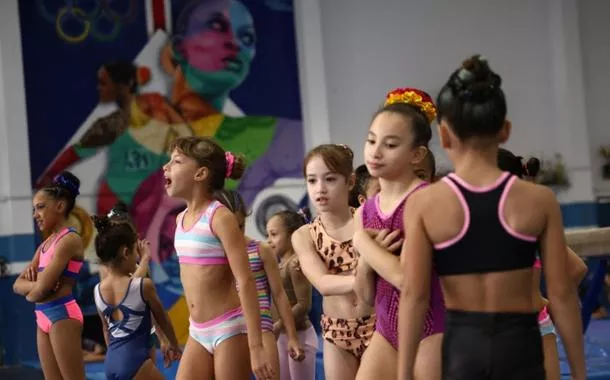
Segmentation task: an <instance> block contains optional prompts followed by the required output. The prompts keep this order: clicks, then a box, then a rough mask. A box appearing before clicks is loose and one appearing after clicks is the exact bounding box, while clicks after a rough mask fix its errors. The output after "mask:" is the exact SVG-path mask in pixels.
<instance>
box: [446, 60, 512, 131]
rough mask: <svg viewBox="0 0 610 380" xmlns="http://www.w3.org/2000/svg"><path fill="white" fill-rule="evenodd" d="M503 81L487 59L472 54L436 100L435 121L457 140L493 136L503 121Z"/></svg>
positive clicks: (504, 114) (504, 100)
mask: <svg viewBox="0 0 610 380" xmlns="http://www.w3.org/2000/svg"><path fill="white" fill-rule="evenodd" d="M501 84H502V78H501V77H500V76H499V75H498V74H496V73H495V72H493V71H492V70H491V69H490V67H489V63H488V62H487V59H486V58H484V57H481V56H480V55H474V56H472V57H470V58H469V59H467V60H465V61H464V62H463V63H462V67H460V68H459V69H457V70H456V71H455V72H453V74H451V76H450V77H449V80H448V81H447V83H446V84H445V85H444V86H443V88H442V89H441V91H440V93H439V94H438V97H437V99H436V105H437V110H438V114H437V118H438V121H439V122H440V121H441V120H445V121H446V122H447V123H448V124H449V126H450V127H451V129H452V131H453V132H454V133H455V134H456V135H457V136H458V138H459V139H460V140H468V139H470V138H472V137H493V136H495V135H496V134H498V132H500V130H501V129H502V126H503V125H504V122H505V120H506V98H505V96H504V92H503V91H502V89H501V88H500V86H501Z"/></svg>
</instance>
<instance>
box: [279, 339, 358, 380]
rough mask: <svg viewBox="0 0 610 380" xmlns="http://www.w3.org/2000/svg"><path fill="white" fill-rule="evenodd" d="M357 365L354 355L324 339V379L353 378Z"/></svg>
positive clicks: (340, 379)
mask: <svg viewBox="0 0 610 380" xmlns="http://www.w3.org/2000/svg"><path fill="white" fill-rule="evenodd" d="M290 360H292V359H290ZM358 365H359V361H358V359H356V357H355V356H354V355H352V354H351V353H349V352H347V351H345V350H343V349H341V348H339V347H337V346H335V345H334V344H332V343H330V342H328V341H324V376H325V378H326V380H354V378H356V373H357V372H358Z"/></svg>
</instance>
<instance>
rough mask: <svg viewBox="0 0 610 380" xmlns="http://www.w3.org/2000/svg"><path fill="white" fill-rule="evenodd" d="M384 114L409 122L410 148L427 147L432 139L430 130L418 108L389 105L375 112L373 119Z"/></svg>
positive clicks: (406, 105) (405, 105) (401, 104)
mask: <svg viewBox="0 0 610 380" xmlns="http://www.w3.org/2000/svg"><path fill="white" fill-rule="evenodd" d="M384 112H393V113H396V114H399V115H401V116H402V117H404V118H405V119H408V120H409V122H410V124H411V128H412V132H413V141H412V142H411V146H412V147H414V148H415V147H418V146H425V147H426V148H427V147H428V143H429V142H430V139H432V129H431V128H430V123H429V122H428V119H427V118H426V115H425V114H424V113H423V112H422V111H421V110H420V109H419V108H417V107H415V106H412V105H410V104H407V103H391V104H387V105H384V106H383V107H381V108H380V109H379V110H377V112H375V115H373V119H375V118H376V117H377V116H379V114H382V113H384Z"/></svg>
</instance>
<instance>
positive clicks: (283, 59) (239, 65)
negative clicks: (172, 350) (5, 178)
mask: <svg viewBox="0 0 610 380" xmlns="http://www.w3.org/2000/svg"><path fill="white" fill-rule="evenodd" d="M19 7H20V18H21V20H20V21H21V31H22V32H21V33H22V45H23V61H24V75H25V86H26V101H27V113H28V132H29V143H30V162H31V169H32V176H33V178H32V181H33V183H34V186H35V187H40V186H42V185H44V184H46V183H48V182H49V181H51V180H52V178H53V177H54V176H55V175H57V174H58V173H59V172H61V171H62V170H70V171H72V172H74V173H75V174H76V175H77V176H78V177H79V178H80V179H81V182H82V188H81V194H83V195H81V197H80V198H81V199H80V200H79V201H78V204H77V207H76V209H75V210H74V212H73V215H72V216H71V221H72V222H73V224H74V225H75V226H76V227H78V228H79V229H80V231H81V233H82V236H83V239H84V240H85V244H86V246H87V256H88V258H89V259H90V260H94V258H95V253H94V252H93V246H92V245H93V244H92V243H93V239H94V236H95V231H94V229H93V228H92V226H91V223H90V219H89V215H91V214H92V213H107V212H108V211H109V210H110V209H111V208H112V206H113V205H114V204H115V203H116V202H118V201H123V202H125V203H126V204H127V205H128V206H129V208H130V212H131V214H132V216H133V218H134V220H135V222H136V224H137V226H138V229H139V232H140V234H141V236H143V237H146V238H147V239H149V240H150V241H151V244H152V247H153V249H152V252H153V261H154V262H153V264H152V277H153V279H154V281H155V282H156V284H157V285H158V290H159V294H160V296H161V298H162V300H163V302H164V304H165V306H166V308H167V309H168V310H169V314H170V317H171V318H172V320H173V322H174V325H175V326H176V328H177V332H178V333H179V335H180V337H181V339H182V340H183V341H184V340H185V339H186V337H187V335H188V326H187V325H188V323H187V321H188V311H187V308H186V305H185V302H184V298H183V296H182V287H181V285H180V280H179V273H178V263H177V260H176V257H175V255H174V248H173V234H174V230H175V217H176V215H177V213H178V212H179V211H181V209H182V208H183V207H184V206H183V205H182V204H181V203H180V202H178V201H175V200H172V199H169V198H168V197H166V195H165V191H164V188H163V184H162V180H161V177H162V172H161V167H162V165H163V164H164V163H165V162H166V161H167V160H168V157H169V152H168V147H169V145H170V144H171V142H172V141H173V140H174V139H175V138H176V137H178V136H187V135H197V136H213V137H215V138H216V139H217V140H218V141H219V142H220V143H221V145H223V147H224V148H225V149H228V150H231V151H234V152H240V153H242V154H244V155H245V156H246V159H247V161H248V163H249V169H248V170H247V172H246V174H245V176H244V178H242V180H241V181H239V182H231V183H229V184H228V186H229V187H231V188H237V189H238V190H239V191H240V192H241V193H242V195H243V196H244V198H245V199H246V201H247V202H248V203H249V204H250V205H251V207H252V211H253V215H252V216H251V217H250V218H249V219H250V220H249V222H248V226H247V230H248V233H249V234H250V235H251V236H253V237H258V238H260V237H261V236H262V232H263V231H264V223H265V221H266V218H267V216H268V215H269V214H271V213H273V212H275V211H277V210H278V209H281V208H285V207H296V205H297V204H298V203H300V202H301V200H302V199H303V196H304V194H305V190H304V186H303V180H302V174H301V173H302V158H303V155H304V152H303V150H304V149H303V137H302V136H303V131H302V129H303V128H302V123H301V108H300V96H299V81H298V72H297V71H298V70H297V55H296V45H295V31H294V19H293V18H294V15H293V8H292V0H241V1H237V0H198V1H186V0H174V1H171V2H170V0H146V1H137V0H20V4H19ZM93 267H94V266H93Z"/></svg>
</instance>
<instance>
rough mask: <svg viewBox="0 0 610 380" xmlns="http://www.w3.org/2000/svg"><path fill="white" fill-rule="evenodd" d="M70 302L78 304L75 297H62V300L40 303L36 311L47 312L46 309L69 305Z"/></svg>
mask: <svg viewBox="0 0 610 380" xmlns="http://www.w3.org/2000/svg"><path fill="white" fill-rule="evenodd" d="M70 301H75V302H76V300H75V299H74V296H73V295H69V296H65V297H61V298H58V299H56V300H53V301H49V302H45V303H39V304H37V305H36V307H35V308H34V310H45V309H48V308H50V307H54V306H59V305H65V304H67V303H68V302H70Z"/></svg>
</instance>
